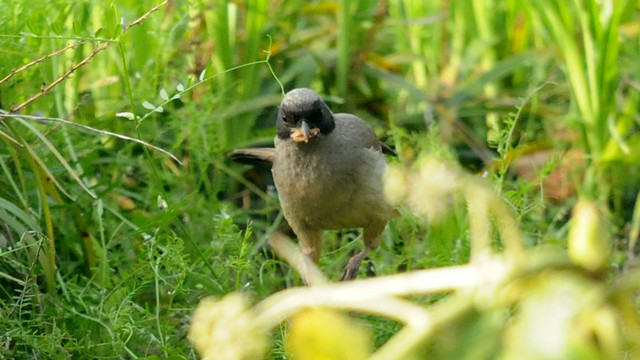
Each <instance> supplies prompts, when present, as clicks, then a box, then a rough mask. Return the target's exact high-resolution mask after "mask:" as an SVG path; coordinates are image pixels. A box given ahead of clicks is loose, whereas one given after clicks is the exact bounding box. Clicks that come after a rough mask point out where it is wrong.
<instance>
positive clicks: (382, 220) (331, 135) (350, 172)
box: [230, 89, 395, 279]
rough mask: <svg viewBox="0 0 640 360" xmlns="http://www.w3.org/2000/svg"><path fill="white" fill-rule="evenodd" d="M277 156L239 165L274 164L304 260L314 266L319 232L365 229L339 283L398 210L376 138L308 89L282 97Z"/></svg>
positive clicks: (257, 153)
mask: <svg viewBox="0 0 640 360" xmlns="http://www.w3.org/2000/svg"><path fill="white" fill-rule="evenodd" d="M277 130H278V131H277V136H276V138H275V149H270V148H259V149H241V150H235V151H233V152H232V153H230V156H231V157H232V158H234V159H236V160H238V161H241V162H245V163H246V162H247V161H266V162H272V163H273V167H272V173H273V179H274V182H275V185H276V188H277V190H278V196H279V198H280V204H281V206H282V211H283V212H284V216H285V218H286V219H287V221H288V222H289V225H290V226H291V228H292V229H293V231H294V232H295V233H296V235H297V236H298V241H299V243H300V246H301V248H302V250H303V252H304V253H305V254H307V255H308V256H309V257H310V258H311V259H312V260H313V261H315V262H317V261H318V259H319V256H320V250H321V247H322V231H323V230H337V229H344V228H363V238H364V241H365V249H364V250H363V251H361V252H360V253H358V254H357V255H356V256H354V257H352V258H351V260H350V261H349V264H348V265H347V267H346V269H345V273H344V275H343V278H344V279H352V278H354V277H355V276H356V275H357V270H358V268H359V266H360V263H361V261H362V260H363V259H364V258H365V257H366V255H367V254H368V253H369V251H371V250H372V249H375V248H377V247H378V246H379V244H380V237H381V234H382V232H383V230H384V228H385V226H386V224H387V221H388V219H389V218H390V217H392V216H393V215H394V214H395V210H394V209H393V208H392V207H391V206H389V205H388V204H387V203H386V202H385V200H384V196H383V193H382V177H383V174H384V172H385V169H386V166H387V165H386V160H385V158H384V156H383V155H382V146H381V143H380V141H379V140H378V138H377V137H376V136H375V133H374V132H373V130H372V129H371V128H370V127H369V125H367V123H365V122H364V121H363V120H362V119H360V118H358V117H357V116H354V115H351V114H333V113H331V111H330V110H329V108H328V107H327V106H326V104H325V103H324V102H323V101H322V99H320V97H319V96H318V95H317V94H316V93H315V92H313V91H312V90H309V89H295V90H292V91H290V92H289V93H287V94H286V95H285V98H284V99H283V101H282V104H281V106H280V109H279V113H278V121H277Z"/></svg>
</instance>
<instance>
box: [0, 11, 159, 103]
mask: <svg viewBox="0 0 640 360" xmlns="http://www.w3.org/2000/svg"><path fill="white" fill-rule="evenodd" d="M168 2H169V0H165V1H163V2H161V3H160V4H158V5H156V6H154V7H152V8H151V9H150V10H149V11H147V12H146V13H145V14H144V15H142V16H141V17H139V18H138V19H137V20H135V21H133V22H132V23H131V24H130V25H129V27H128V28H126V29H123V31H122V34H124V33H126V32H127V31H129V29H131V28H132V27H134V26H136V25H139V24H140V23H141V22H143V21H144V20H145V19H146V18H148V17H149V15H151V14H152V13H154V12H155V11H157V10H158V9H160V8H161V7H162V6H164V5H166V4H167V3H168ZM122 34H121V36H122ZM109 45H111V42H105V43H104V44H102V45H100V46H99V47H98V48H97V49H95V50H93V51H92V52H91V54H89V56H87V57H86V58H84V59H82V60H81V61H80V62H79V63H77V64H75V65H73V66H72V67H71V69H69V71H67V72H66V73H64V74H62V75H61V76H60V77H58V78H57V79H55V80H54V81H53V82H52V83H51V84H49V85H47V86H45V87H43V88H42V89H41V90H40V91H39V92H38V93H36V94H34V95H32V96H31V97H30V98H28V99H27V100H26V101H25V102H23V103H22V104H20V105H18V106H16V107H14V108H12V109H11V112H17V111H20V110H22V109H24V108H25V107H26V106H27V105H29V104H31V103H32V102H34V101H35V100H37V99H38V98H40V97H41V96H43V95H45V94H46V93H48V92H49V91H51V89H53V88H54V87H56V86H57V85H58V84H60V83H61V82H63V81H64V80H65V79H67V78H68V77H69V76H70V75H71V74H72V73H73V72H74V71H76V70H77V69H78V68H80V67H81V66H84V65H86V64H87V63H89V61H91V59H93V58H94V57H95V56H96V55H97V54H98V53H99V52H101V51H102V50H104V49H106V48H107V47H108V46H109Z"/></svg>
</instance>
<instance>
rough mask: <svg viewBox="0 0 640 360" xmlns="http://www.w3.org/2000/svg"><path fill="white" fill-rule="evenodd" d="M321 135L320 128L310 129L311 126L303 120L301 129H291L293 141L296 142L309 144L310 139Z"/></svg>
mask: <svg viewBox="0 0 640 360" xmlns="http://www.w3.org/2000/svg"><path fill="white" fill-rule="evenodd" d="M319 133H320V129H318V128H313V129H311V128H309V124H308V123H307V122H306V121H304V120H302V122H301V123H300V127H297V128H292V129H291V139H292V140H293V141H295V142H304V143H308V142H309V139H311V138H313V137H315V136H317V135H318V134H319Z"/></svg>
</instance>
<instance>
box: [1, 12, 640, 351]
mask: <svg viewBox="0 0 640 360" xmlns="http://www.w3.org/2000/svg"><path fill="white" fill-rule="evenodd" d="M160 3H161V1H160V0H158V1H152V0H144V1H128V0H122V1H109V2H101V1H95V0H83V1H75V2H68V1H60V0H47V1H37V2H27V1H24V0H9V1H4V2H2V3H1V4H0V79H2V78H4V77H5V76H8V75H11V76H10V77H9V78H8V79H7V80H3V81H1V82H0V110H2V112H0V116H2V117H0V141H1V143H0V144H1V145H0V329H3V332H2V333H0V343H1V344H3V346H0V357H2V358H5V357H6V358H16V359H19V358H34V357H39V358H122V357H128V358H146V357H157V358H196V357H197V355H196V354H195V353H194V351H193V350H192V349H191V346H190V345H189V343H188V341H187V339H186V330H187V328H188V324H189V317H190V315H191V313H192V311H193V309H194V308H195V306H196V305H197V303H198V301H199V300H200V299H201V298H202V297H204V296H208V295H214V296H223V295H225V294H228V293H230V292H233V291H237V290H242V291H245V292H247V293H249V294H251V295H252V296H253V297H254V299H256V300H259V299H263V298H265V297H267V296H269V295H271V294H273V293H275V292H276V291H279V290H281V289H284V288H287V287H291V286H294V285H300V284H301V281H300V278H299V276H298V275H297V274H296V273H295V271H293V270H292V269H291V268H290V267H289V266H288V265H286V264H285V263H283V262H282V261H281V260H280V259H278V258H277V257H276V256H275V255H273V254H272V253H271V251H270V250H269V249H268V246H267V245H266V244H267V239H268V237H269V234H270V233H271V232H273V231H274V230H275V229H279V228H282V227H283V219H282V214H281V213H280V211H279V207H278V202H277V197H276V195H275V194H274V193H273V192H272V191H271V190H270V188H269V187H268V186H267V185H268V184H269V183H270V181H271V180H270V177H269V173H268V172H265V171H261V170H260V169H258V170H257V171H253V170H251V169H248V168H247V167H242V166H239V165H236V164H233V163H231V162H230V161H229V160H228V159H227V158H226V156H225V154H226V153H227V152H228V151H230V150H231V149H233V148H235V147H243V146H251V145H264V144H269V143H270V141H271V140H272V138H273V135H274V123H275V114H276V107H277V105H278V104H279V102H280V99H281V96H282V91H283V90H289V89H292V88H295V87H302V86H305V87H312V88H314V89H315V90H317V91H318V92H319V93H321V94H322V95H323V96H324V97H325V98H326V99H327V102H328V103H329V105H330V106H331V107H332V109H334V110H336V111H349V112H353V113H355V114H357V115H359V116H360V117H362V118H364V119H365V120H366V121H367V122H369V123H370V124H371V125H372V126H373V127H374V129H375V130H376V132H377V133H378V135H379V136H380V137H381V138H382V139H384V140H385V141H386V142H388V143H391V144H393V145H394V146H395V147H396V149H397V152H398V154H399V157H398V158H397V159H390V162H393V163H400V164H408V163H412V162H413V161H414V160H416V159H417V158H419V155H420V154H430V155H431V156H434V157H436V158H440V159H446V160H447V161H450V162H458V163H460V164H462V166H463V167H465V168H467V169H469V170H470V171H471V172H474V173H477V174H479V175H483V176H484V177H486V178H487V180H486V181H488V182H490V183H491V184H492V185H493V187H494V188H495V189H496V191H497V192H498V193H500V194H501V196H502V197H503V198H504V199H505V200H507V203H508V204H509V205H510V208H511V210H512V211H513V212H514V213H515V215H516V217H517V219H518V220H519V221H520V227H521V229H522V230H523V232H524V235H525V243H526V244H527V245H529V246H540V247H543V248H545V247H547V246H550V247H553V248H555V249H558V251H562V249H563V248H564V247H565V246H566V238H567V234H568V227H569V224H570V223H569V222H568V220H569V218H570V211H571V207H572V206H573V204H574V203H575V202H576V199H577V198H578V195H581V196H585V197H588V198H592V199H595V200H596V201H597V204H598V205H599V206H600V207H602V209H605V211H604V214H605V216H606V217H607V221H608V226H609V228H608V233H610V234H612V236H613V237H614V239H615V243H614V246H613V249H612V250H613V252H612V254H613V255H612V257H611V261H610V265H611V269H612V270H611V271H610V278H612V279H616V278H617V276H618V275H619V273H618V272H617V271H616V269H621V268H627V269H632V268H633V265H634V262H633V261H632V260H633V259H632V258H633V254H634V253H633V251H631V252H630V251H628V248H629V247H630V246H631V248H633V244H635V242H636V239H635V238H636V237H637V232H638V231H637V229H638V228H639V227H640V225H639V220H638V219H640V217H639V216H638V211H637V210H636V211H634V210H633V209H634V204H636V201H637V198H638V190H637V189H638V184H639V183H640V171H638V160H639V159H640V137H639V136H640V135H639V134H640V133H639V132H638V126H637V122H638V103H639V102H638V100H639V98H640V94H639V90H638V84H637V81H636V80H635V79H637V78H638V74H640V67H639V65H638V64H640V61H639V60H640V41H639V34H638V33H639V31H638V20H637V18H638V12H639V11H640V8H639V6H640V5H639V4H638V2H637V1H635V0H626V1H615V2H613V1H612V2H609V1H600V2H598V1H595V0H572V1H565V2H554V1H519V0H508V1H496V0H483V1H474V2H467V1H435V0H434V1H422V0H400V1H373V0H367V1H347V0H341V1H313V2H304V1H288V2H279V1H267V0H258V1H248V2H236V1H223V0H216V1H213V2H210V1H185V0H177V1H171V2H169V3H168V4H165V5H162V6H160V7H159V9H158V10H157V11H155V12H152V13H149V14H148V16H146V17H143V18H142V20H141V22H140V23H139V24H136V25H134V26H131V25H132V23H133V22H134V21H135V20H136V19H138V18H140V17H141V16H143V15H144V14H145V13H147V12H148V11H149V10H150V9H152V8H153V7H154V6H156V5H158V4H160ZM607 4H611V8H610V9H609V10H610V11H609V10H607V8H606V6H607ZM605 10H607V11H605ZM67 46H68V47H69V48H68V49H65V50H63V51H59V50H62V49H64V48H65V47H67ZM94 52H95V53H94ZM86 59H88V62H86V63H83V60H86ZM74 64H75V65H78V64H80V65H81V66H78V67H77V69H75V70H73V71H71V73H70V76H68V77H67V76H65V74H66V73H67V72H69V71H70V69H71V68H72V66H73V65H74ZM25 65H29V66H28V67H27V68H25V69H24V70H19V71H15V72H14V70H16V69H21V67H23V66H25ZM57 80H58V81H59V84H57V85H56V81H57ZM52 85H53V86H52ZM50 86H52V87H51V88H50V89H49V87H50ZM283 88H284V89H283ZM41 91H46V94H43V95H42V96H40V97H37V98H36V99H35V100H33V101H31V100H30V98H31V97H32V96H34V95H37V94H38V93H39V92H41ZM18 107H19V109H20V114H22V115H35V116H45V117H49V118H61V119H65V120H68V121H72V122H75V123H78V124H81V125H86V126H88V127H91V128H93V129H97V130H95V131H89V130H87V129H86V128H85V129H82V128H79V127H77V126H70V125H66V124H62V123H61V122H59V121H55V120H51V121H43V120H40V121H39V120H35V119H34V118H27V117H24V118H21V117H18V116H9V114H8V112H9V111H12V110H15V109H16V108H18ZM123 113H124V114H123ZM129 118H131V119H129ZM106 131H109V132H113V133H117V134H122V135H125V136H128V137H131V138H136V139H138V140H139V141H130V140H126V139H124V138H121V137H120V138H119V137H114V136H111V135H109V133H107V132H106ZM144 143H149V144H153V145H155V146H157V147H159V148H162V149H164V150H165V151H167V152H170V153H171V154H173V155H175V156H176V158H177V160H178V161H176V160H173V159H171V158H170V156H168V155H167V154H165V153H162V152H160V151H156V150H154V149H152V148H150V147H148V146H145V145H144ZM543 151H549V152H550V153H552V154H553V157H552V159H557V160H553V161H552V160H551V159H550V160H549V161H547V162H546V163H545V164H544V166H541V167H536V168H535V169H534V170H535V176H534V177H533V180H531V179H529V180H527V179H525V178H524V177H518V176H515V169H516V165H517V164H518V161H524V162H527V161H530V160H528V159H531V157H528V156H535V155H536V154H541V153H542V152H543ZM569 151H575V152H577V153H579V154H580V156H581V159H583V161H581V162H580V163H577V164H575V165H576V167H577V169H575V173H571V174H567V178H568V181H569V182H570V183H571V184H572V185H573V186H575V191H574V192H572V193H571V194H570V195H569V196H567V197H565V198H562V199H556V200H550V199H548V198H546V197H545V196H544V194H545V191H546V189H544V188H543V189H542V190H541V187H542V186H541V184H542V182H543V181H544V180H545V179H546V178H548V177H549V176H552V175H551V174H552V173H553V171H554V169H557V168H559V167H560V165H561V164H563V163H562V160H561V158H562V156H563V154H565V153H567V152H569ZM245 189H249V191H245ZM243 203H244V204H245V205H246V206H244V205H243ZM635 206H636V207H637V204H636V205H635ZM401 213H402V215H401V216H400V217H399V218H398V219H396V220H394V221H392V223H391V224H390V225H389V226H388V228H387V230H386V232H385V234H384V238H383V243H382V246H381V248H380V249H379V250H377V251H376V252H374V253H373V254H372V256H371V258H372V261H373V262H374V263H375V265H376V272H377V274H378V275H383V274H394V273H397V272H400V271H405V270H412V269H424V268H432V267H442V266H448V265H454V264H464V263H467V262H468V261H469V259H470V256H471V251H470V239H471V236H472V235H471V233H472V232H473V230H472V229H470V228H471V227H472V226H473V224H472V221H473V220H472V219H470V218H469V215H468V214H467V210H466V206H465V204H464V203H456V204H455V205H454V206H452V207H451V209H450V212H448V213H447V214H446V215H444V216H443V217H442V219H441V221H440V222H438V223H433V224H427V223H425V222H424V221H423V220H422V219H421V218H420V217H419V216H418V215H416V214H414V213H412V212H411V211H409V210H408V209H404V208H403V209H402V210H401ZM490 236H491V238H492V239H494V238H496V237H497V234H494V233H491V234H490ZM325 243H326V244H325V248H324V251H323V257H322V258H321V261H320V264H321V268H322V270H323V271H324V272H325V273H326V274H327V275H328V277H329V278H331V279H337V278H338V277H339V276H340V274H341V271H342V267H343V266H344V264H345V263H346V261H347V259H348V257H349V254H350V252H352V251H354V250H356V249H359V248H360V247H361V246H362V243H361V240H360V239H358V238H356V235H355V234H354V233H352V232H347V231H345V232H330V233H327V235H326V240H325ZM632 250H634V249H632ZM362 275H364V274H362ZM612 282H613V281H612ZM439 298H440V297H435V298H427V299H423V300H424V301H425V302H434V301H436V299H439ZM503 315H504V314H502V313H499V312H496V313H492V314H489V315H488V317H483V316H479V318H478V319H476V320H477V321H476V320H473V319H471V320H469V319H468V318H466V319H465V321H467V320H468V321H469V322H471V323H472V324H467V325H464V324H463V325H459V326H460V327H464V328H465V329H467V330H468V329H488V330H486V331H487V333H492V332H493V331H497V330H495V329H496V328H495V326H496V324H501V322H500V321H502V320H504V319H503V317H502V316H503ZM366 319H367V324H369V325H368V326H369V327H371V328H372V329H373V331H374V334H375V339H376V344H377V345H381V344H382V343H383V342H384V341H385V340H387V339H389V338H390V337H391V336H392V334H393V333H395V332H396V331H397V330H398V324H397V323H393V322H390V321H387V320H381V319H378V318H373V317H366ZM501 319H502V320H501ZM462 322H464V321H462ZM452 326H454V325H452ZM455 326H458V325H455ZM285 331H286V325H282V327H281V328H280V329H279V330H277V331H275V332H274V334H272V335H273V338H274V344H275V346H274V348H273V349H272V350H271V355H270V357H271V358H274V359H275V358H283V354H284V348H283V343H284V342H285V340H284V333H285ZM478 331H479V330H478ZM483 331H485V330H483ZM471 332H472V331H471ZM447 334H448V333H445V334H444V335H443V338H446V336H447ZM440 340H442V341H444V342H445V343H446V342H447V341H451V340H450V339H440ZM434 341H436V340H434ZM472 343H473V344H476V343H475V342H470V344H472ZM481 345H482V344H477V345H469V347H470V349H471V350H473V349H477V352H476V354H479V355H478V357H477V358H491V356H492V355H491V354H492V353H491V352H490V351H488V350H486V349H485V348H483V347H482V346H481ZM471 350H470V353H471V354H474V352H473V351H471ZM429 351H432V352H433V354H436V355H437V358H460V357H459V356H461V355H460V354H459V353H456V352H455V349H453V348H449V347H446V346H444V347H442V348H441V349H436V350H433V349H431V350H429ZM436 355H434V356H436ZM494 355H495V354H494ZM468 356H471V355H468Z"/></svg>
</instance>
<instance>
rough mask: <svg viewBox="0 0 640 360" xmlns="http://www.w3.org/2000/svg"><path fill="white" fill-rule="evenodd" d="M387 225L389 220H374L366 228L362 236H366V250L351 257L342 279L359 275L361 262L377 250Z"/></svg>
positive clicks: (350, 278) (349, 278) (351, 278)
mask: <svg viewBox="0 0 640 360" xmlns="http://www.w3.org/2000/svg"><path fill="white" fill-rule="evenodd" d="M385 226H387V221H386V220H382V221H374V222H372V223H371V224H369V225H368V226H367V227H365V228H364V231H363V233H362V237H364V245H365V246H364V250H362V251H360V252H359V253H357V254H355V255H354V256H352V257H351V259H349V262H348V263H347V266H346V267H345V268H344V273H343V274H342V281H346V280H353V279H355V278H356V277H357V276H358V269H360V264H362V260H364V259H365V258H366V257H367V255H369V253H370V252H371V251H372V250H375V249H377V248H378V246H380V237H381V235H382V232H383V231H384V227H385Z"/></svg>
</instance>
